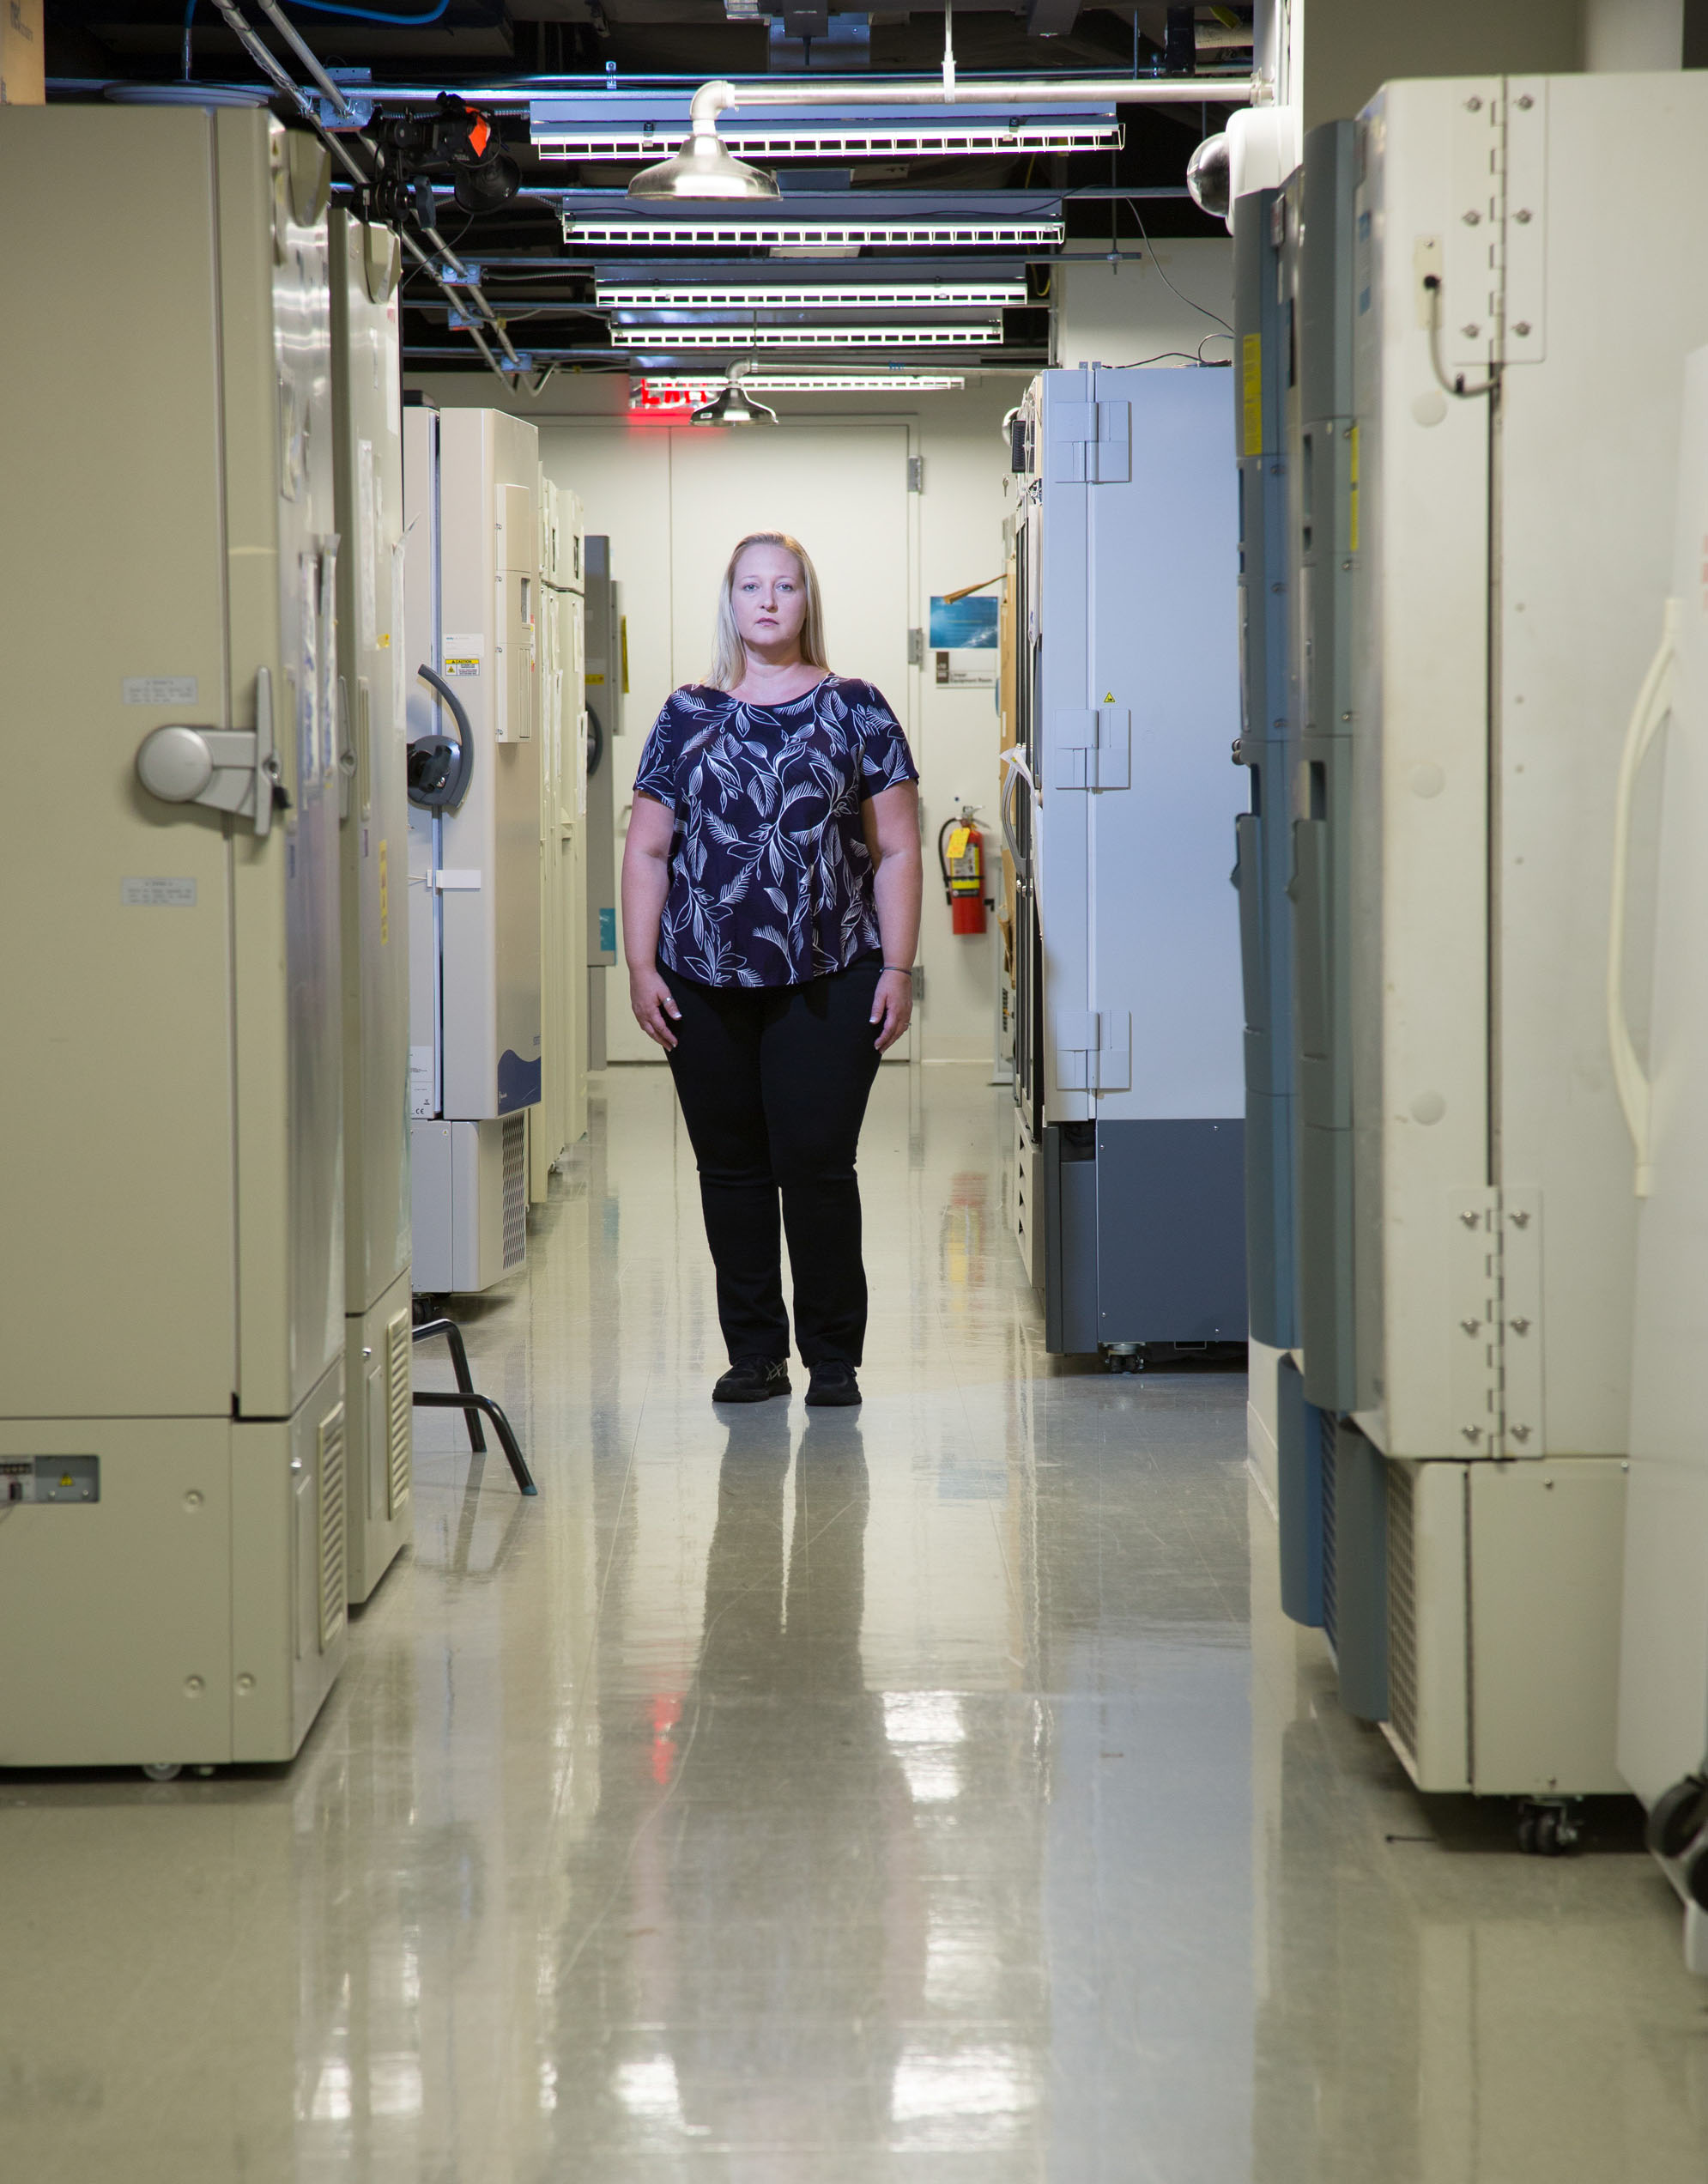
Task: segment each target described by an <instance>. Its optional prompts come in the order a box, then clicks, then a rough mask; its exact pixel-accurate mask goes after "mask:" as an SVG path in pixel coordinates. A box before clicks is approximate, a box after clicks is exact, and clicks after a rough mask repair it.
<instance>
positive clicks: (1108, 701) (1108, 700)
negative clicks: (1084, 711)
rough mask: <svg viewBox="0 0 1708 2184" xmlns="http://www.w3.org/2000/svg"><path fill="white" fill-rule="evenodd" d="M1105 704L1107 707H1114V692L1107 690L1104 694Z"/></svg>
mask: <svg viewBox="0 0 1708 2184" xmlns="http://www.w3.org/2000/svg"><path fill="white" fill-rule="evenodd" d="M1103 702H1104V703H1105V705H1113V704H1114V702H1115V693H1114V692H1113V691H1112V690H1105V692H1104V694H1103Z"/></svg>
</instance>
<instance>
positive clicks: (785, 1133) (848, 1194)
mask: <svg viewBox="0 0 1708 2184" xmlns="http://www.w3.org/2000/svg"><path fill="white" fill-rule="evenodd" d="M660 968H661V971H663V978H664V980H665V982H666V984H667V985H668V986H669V989H670V991H671V992H672V993H673V994H674V995H675V1001H676V1006H677V1007H678V1008H679V1009H680V1010H681V1012H682V1013H681V1022H678V1023H677V1024H676V1026H675V1033H676V1044H675V1047H674V1048H673V1049H672V1051H671V1054H670V1072H671V1075H672V1076H673V1077H675V1080H676V1096H677V1098H678V1099H679V1100H680V1101H681V1103H682V1119H683V1120H684V1121H685V1122H686V1123H687V1128H688V1137H689V1139H690V1141H691V1143H692V1144H693V1155H694V1159H695V1161H696V1162H697V1163H698V1165H699V1168H700V1205H701V1207H702V1209H703V1210H704V1212H705V1215H706V1241H707V1242H708V1243H709V1244H710V1245H711V1247H712V1264H713V1265H715V1266H716V1267H717V1269H718V1320H719V1322H720V1324H721V1325H722V1326H723V1329H724V1342H725V1343H726V1344H728V1345H729V1350H730V1362H731V1363H732V1364H735V1363H739V1362H741V1361H742V1360H743V1359H745V1358H765V1359H767V1360H769V1359H774V1358H784V1357H787V1356H788V1355H789V1316H788V1314H787V1313H786V1312H785V1311H784V1308H783V1241H782V1234H781V1233H780V1232H779V1228H778V1193H779V1192H780V1193H781V1195H782V1202H783V1218H782V1229H783V1230H784V1231H786V1232H787V1235H788V1238H789V1264H790V1269H791V1271H792V1272H793V1274H794V1277H795V1338H796V1342H797V1343H798V1344H800V1350H801V1356H802V1357H803V1359H804V1360H805V1362H806V1363H807V1364H808V1366H809V1367H811V1366H814V1365H822V1364H828V1363H830V1362H833V1360H840V1361H841V1362H843V1363H845V1364H848V1365H857V1364H858V1363H859V1362H860V1355H861V1349H862V1345H863V1343H864V1341H865V1337H866V1270H865V1268H864V1267H863V1265H862V1264H861V1261H860V1186H859V1184H858V1182H857V1180H855V1174H854V1155H855V1149H856V1147H857V1144H858V1143H859V1138H860V1124H861V1120H862V1119H863V1116H864V1114H865V1112H866V1101H867V1097H868V1095H869V1094H870V1092H871V1089H872V1080H873V1078H874V1077H876V1075H877V1073H878V1053H877V1048H876V1046H875V1044H874V1041H875V1040H876V1038H877V1035H878V1031H877V1026H876V1025H875V1024H874V1023H872V1022H870V1021H869V1019H870V1016H871V1008H872V996H873V994H874V993H875V991H876V989H877V983H878V980H879V978H880V977H881V974H882V970H883V965H882V963H881V960H880V959H879V958H878V957H877V956H862V957H861V958H860V959H859V960H858V961H857V962H854V963H851V964H850V965H849V967H848V968H847V969H846V970H845V971H838V972H837V973H835V974H834V975H833V976H832V977H829V978H819V979H814V980H812V981H811V982H810V983H809V985H806V986H697V985H695V984H694V983H693V980H691V979H685V978H682V977H681V976H679V975H678V974H677V973H676V972H675V971H670V970H663V967H662V966H661V967H660Z"/></svg>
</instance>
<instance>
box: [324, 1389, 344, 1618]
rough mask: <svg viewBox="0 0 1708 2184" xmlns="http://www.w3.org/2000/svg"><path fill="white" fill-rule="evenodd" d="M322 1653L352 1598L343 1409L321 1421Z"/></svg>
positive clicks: (335, 1411)
mask: <svg viewBox="0 0 1708 2184" xmlns="http://www.w3.org/2000/svg"><path fill="white" fill-rule="evenodd" d="M319 1477H320V1650H321V1652H322V1653H324V1652H325V1650H326V1648H327V1647H329V1646H330V1644H331V1643H332V1641H333V1640H334V1639H335V1638H336V1636H337V1635H338V1633H339V1632H340V1631H341V1630H342V1629H343V1627H344V1608H345V1603H346V1601H347V1600H348V1598H349V1579H348V1570H347V1568H346V1546H347V1541H346V1538H345V1526H346V1522H347V1518H346V1512H345V1508H344V1406H343V1404H342V1403H341V1404H339V1405H338V1407H337V1409H336V1410H334V1411H331V1412H330V1413H329V1414H328V1416H327V1417H324V1418H323V1419H322V1420H321V1421H320V1464H319Z"/></svg>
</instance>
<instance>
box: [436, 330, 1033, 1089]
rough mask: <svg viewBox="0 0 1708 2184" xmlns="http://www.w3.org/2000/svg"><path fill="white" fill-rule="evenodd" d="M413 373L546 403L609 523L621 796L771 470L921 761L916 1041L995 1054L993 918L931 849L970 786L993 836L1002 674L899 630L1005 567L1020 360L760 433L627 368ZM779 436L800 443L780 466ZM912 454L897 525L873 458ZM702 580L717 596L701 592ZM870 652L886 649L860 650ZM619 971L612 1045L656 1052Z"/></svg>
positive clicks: (455, 399) (635, 1053)
mask: <svg viewBox="0 0 1708 2184" xmlns="http://www.w3.org/2000/svg"><path fill="white" fill-rule="evenodd" d="M409 385H412V386H416V385H419V386H421V387H423V388H425V389H426V390H427V391H430V392H431V393H432V394H433V397H434V398H435V399H437V400H438V401H439V402H440V403H442V404H443V405H444V406H445V407H447V408H449V407H453V406H460V405H465V404H473V405H475V406H491V407H501V408H508V409H513V410H516V411H517V413H518V415H520V416H526V417H529V418H530V419H531V420H532V421H533V422H536V423H537V424H538V425H539V427H540V428H541V452H542V462H543V464H544V465H545V467H546V469H547V470H548V472H549V474H550V475H551V476H554V478H555V479H556V480H557V481H558V482H559V483H560V484H562V485H571V486H573V487H574V488H575V489H576V491H577V492H578V493H579V494H580V495H581V498H582V501H583V503H584V507H585V509H586V519H587V527H588V529H589V530H590V531H603V532H605V533H606V534H608V535H609V537H610V540H611V566H612V570H613V573H615V576H616V577H617V579H618V580H619V581H620V582H621V585H622V586H623V605H624V612H625V614H626V615H627V620H628V646H629V679H630V685H631V695H630V697H629V701H628V707H627V734H626V735H625V737H623V738H622V739H621V742H620V743H618V745H617V747H616V760H617V767H618V772H617V778H616V782H615V788H616V793H617V798H618V804H619V809H620V810H621V806H622V805H623V804H626V803H627V789H628V784H629V783H630V782H631V781H632V780H633V768H634V764H635V761H636V760H637V759H638V757H639V750H640V744H641V741H642V739H643V738H644V737H645V733H646V731H647V729H648V727H650V725H651V722H652V720H653V719H654V717H655V716H656V714H657V711H658V708H659V707H660V706H661V705H662V704H663V700H664V698H665V696H666V695H667V694H668V693H669V690H671V689H674V688H675V686H676V685H677V684H679V683H684V682H690V681H697V680H699V679H700V677H701V676H704V674H705V672H706V658H707V653H708V652H709V647H710V631H711V614H712V591H711V583H710V581H703V576H702V571H703V569H712V568H713V567H714V565H715V567H717V568H721V566H722V562H723V558H724V554H725V553H726V552H727V550H728V547H729V545H730V544H731V543H733V542H734V540H735V539H736V537H739V536H740V535H741V533H742V531H744V530H748V529H753V528H755V527H757V526H758V525H759V524H760V521H761V516H760V510H761V509H762V508H765V507H768V506H769V505H770V499H771V495H770V493H769V491H759V492H758V494H757V497H755V490H754V482H753V478H752V476H744V474H743V473H744V471H745V470H748V468H749V467H751V469H753V470H760V471H763V472H765V473H766V474H768V475H769V476H770V478H771V479H772V483H773V485H774V488H775V497H776V501H777V503H778V507H779V511H780V513H778V516H777V517H776V518H775V519H773V520H774V527H775V528H777V529H779V530H792V531H796V533H797V535H799V536H800V537H802V538H803V540H804V542H805V543H806V544H807V545H808V546H809V549H811V551H812V552H813V555H814V558H815V561H817V562H818V563H819V565H820V568H821V573H823V574H825V576H826V578H827V592H828V594H829V597H828V598H827V619H828V622H829V627H830V636H831V640H832V645H833V653H832V658H833V663H834V664H835V665H836V667H837V668H838V669H839V670H841V671H843V672H844V673H847V674H860V675H870V676H872V679H873V680H874V681H875V682H877V683H879V684H880V685H881V687H882V688H883V689H885V692H886V695H887V696H888V697H889V699H890V701H891V703H892V704H893V706H894V707H895V708H896V711H897V713H898V714H899V716H900V718H901V719H902V720H903V721H904V723H905V725H906V727H907V730H908V733H909V737H910V738H911V740H912V743H913V747H914V755H915V757H916V759H917V760H918V765H919V769H920V774H921V804H922V810H923V815H924V850H925V863H926V878H925V916H924V931H923V934H922V937H921V943H920V951H919V953H920V960H921V962H922V964H923V966H924V972H925V977H924V996H923V999H922V1002H921V1005H920V1008H919V1010H918V1016H917V1018H916V1022H917V1025H918V1032H917V1046H918V1052H919V1053H921V1055H922V1057H923V1059H924V1060H926V1061H927V1062H936V1061H978V1060H980V1059H984V1058H987V1057H988V1056H989V1055H990V1051H991V1043H992V1010H993V994H992V984H991V981H992V977H993V964H994V959H993V956H992V953H991V949H992V945H993V941H994V934H993V933H992V934H987V935H985V936H984V937H983V938H980V939H972V938H967V939H956V938H955V937H954V936H953V935H952V934H951V932H950V931H949V913H948V908H947V907H945V905H944V903H943V900H942V889H941V886H940V884H938V883H937V881H936V839H937V830H938V828H939V827H940V826H941V825H942V822H943V820H944V819H945V818H946V817H948V816H950V815H951V814H952V812H953V811H954V809H955V806H956V803H957V800H959V799H963V798H964V799H966V800H968V801H971V802H974V803H977V804H978V805H979V806H980V807H981V811H982V814H983V816H984V819H985V821H986V822H987V824H986V834H987V840H990V837H992V836H994V835H995V834H996V749H997V724H996V710H995V701H994V694H993V693H992V692H991V691H990V690H989V689H939V688H938V687H937V685H936V682H935V680H934V679H933V676H932V672H931V669H930V665H929V664H927V665H924V666H922V667H919V668H912V669H910V668H908V667H907V666H906V665H905V646H906V632H907V630H908V629H909V628H920V629H923V628H925V626H926V623H927V620H928V615H927V602H928V601H929V599H930V597H931V596H932V594H933V593H937V594H941V593H942V592H948V591H953V590H954V589H956V588H957V587H958V586H960V585H963V584H973V583H976V582H978V579H980V578H982V577H988V576H994V575H996V573H998V572H999V570H1000V569H1001V567H1002V513H1003V480H1004V478H1005V476H1006V475H1007V470H1008V456H1007V448H1006V444H1005V442H1004V440H1003V439H1002V434H1001V432H1000V424H1001V419H1002V413H1003V411H1004V410H1008V409H1009V408H1010V407H1012V405H1013V404H1014V403H1015V402H1016V401H1017V400H1018V399H1019V397H1020V394H1021V391H1022V389H1023V387H1024V385H1025V380H1024V379H1022V378H1019V377H1015V376H1003V375H1000V374H996V373H990V374H985V375H983V376H982V377H980V378H978V379H973V380H970V381H969V384H968V385H967V387H966V389H965V390H964V391H962V392H960V393H958V394H945V395H941V396H924V397H914V401H915V402H916V403H917V404H918V406H917V408H910V407H907V406H905V405H904V404H903V403H901V402H899V401H879V402H874V401H873V400H871V399H869V398H867V399H863V398H862V397H851V396H837V397H823V398H819V397H779V398H778V403H777V406H778V410H781V411H784V413H785V414H784V425H783V426H782V427H781V428H778V429H776V430H773V428H770V427H767V426H756V427H754V428H752V439H751V440H750V441H747V440H742V439H741V438H738V436H737V435H736V434H735V433H733V432H727V433H716V434H714V433H711V432H707V431H706V430H705V429H704V428H697V427H691V426H687V425H675V426H667V425H664V424H663V423H661V422H659V421H657V420H656V419H647V420H645V421H642V420H638V419H637V420H631V418H630V416H628V414H627V408H626V406H621V405H626V402H627V380H626V379H623V378H621V376H613V375H609V374H602V375H599V376H597V377H595V376H594V375H591V374H587V375H584V376H581V377H577V376H575V375H567V376H565V377H563V378H560V379H555V380H554V381H552V382H551V383H550V384H549V385H548V387H547V389H546V390H545V392H544V393H543V395H542V397H541V398H540V399H539V400H538V401H537V402H534V403H530V401H529V400H528V398H527V397H525V396H524V397H506V395H505V391H504V390H503V388H502V387H501V386H500V383H499V382H498V380H497V379H494V378H493V377H491V376H490V375H487V376H485V377H482V378H476V377H475V375H474V374H472V373H467V374H463V373H459V374H455V375H452V374H442V375H439V376H437V377H434V378H431V379H416V378H415V377H414V376H412V377H411V379H410V380H409ZM684 436H686V438H687V440H688V441H689V442H690V443H691V445H690V446H687V447H684V449H683V450H682V455H683V458H684V460H685V462H686V464H687V468H684V467H683V465H682V464H673V460H672V443H673V442H675V441H677V440H681V439H682V438H683V437H684ZM743 446H750V447H751V449H752V450H753V453H752V456H751V457H750V458H744V457H743V454H742V449H743ZM785 449H786V450H787V451H788V460H787V462H786V463H785V464H784V467H783V469H782V470H778V458H779V456H781V455H782V453H783V451H784V450H785ZM908 455H923V456H924V492H923V493H922V494H917V495H916V494H907V495H905V509H906V513H905V520H904V524H903V525H902V527H901V529H902V535H898V528H897V525H896V523H895V520H894V518H893V505H894V504H893V501H892V500H891V499H890V498H889V497H888V496H887V495H886V494H874V493H873V491H871V490H870V489H869V483H868V481H867V480H866V479H865V478H864V476H863V471H864V470H865V469H866V468H867V467H869V466H870V465H872V464H877V463H881V464H884V465H885V466H886V468H887V466H888V465H889V464H891V463H892V462H900V461H903V460H905V457H906V456H908ZM791 465H792V468H791V467H790V466H791ZM709 466H710V467H711V468H712V469H715V468H718V467H720V466H733V467H730V470H729V476H730V492H729V494H728V512H729V515H730V524H729V525H728V527H727V533H728V535H727V537H724V536H722V535H721V534H720V536H718V537H712V536H710V535H709V525H708V518H707V509H708V507H719V506H721V502H720V501H719V498H718V496H717V495H716V494H715V493H714V494H712V497H711V498H710V499H708V494H707V489H706V488H707V478H706V475H705V473H706V472H707V470H708V467H709ZM839 483H840V485H841V487H842V488H843V489H842V490H841V491H840V492H839ZM851 519H852V523H853V530H854V535H853V537H849V536H848V531H847V526H848V525H849V523H850V520H851ZM839 525H840V526H842V528H841V529H840V530H839ZM767 527H771V526H770V525H767ZM679 532H681V533H682V534H683V535H681V536H679V535H678V534H679ZM690 533H691V535H690ZM862 566H863V567H867V568H869V570H870V571H871V572H872V579H871V581H870V582H869V583H868V584H864V585H863V584H862V580H861V579H860V578H859V576H858V574H857V571H858V569H859V568H860V567H862ZM833 571H836V572H838V573H836V574H835V575H833ZM851 571H852V572H855V573H852V574H851V573H850V572H851ZM700 589H704V591H705V593H706V596H705V598H703V599H700V598H696V597H695V596H694V595H695V593H696V592H698V591H699V590H700ZM678 593H680V594H681V596H680V597H678V596H677V595H678ZM865 593H869V594H870V595H871V596H870V597H866V596H863V594H865ZM857 594H861V595H862V596H856V595H857ZM875 614H881V616H882V617H883V626H882V627H881V628H880V627H879V626H878V625H877V624H875V622H873V619H872V617H873V616H874V615H875ZM892 622H893V623H894V624H895V625H896V626H895V627H893V628H890V627H889V625H890V624H891V623H892ZM839 626H841V627H843V628H846V629H849V630H851V631H852V633H853V635H852V639H851V641H852V642H853V643H854V645H855V646H856V648H857V650H860V651H861V652H862V653H863V657H859V658H857V657H854V656H852V654H849V655H848V656H845V654H844V651H843V648H842V643H841V642H840V641H839V638H838V630H839ZM862 628H864V634H863V635H862V634H861V633H862ZM872 653H880V654H881V656H882V657H881V658H870V657H868V656H865V655H870V654H872ZM929 658H930V655H929V653H928V654H927V661H928V662H929ZM990 853H994V845H993V847H992V851H991V852H990ZM613 976H614V980H616V981H617V983H616V984H615V985H614V988H613V991H612V994H611V1004H610V1009H609V1023H610V1050H611V1053H612V1057H613V1059H637V1060H639V1059H647V1060H651V1059H657V1058H658V1057H657V1049H656V1048H653V1047H651V1046H646V1045H645V1042H644V1041H643V1040H641V1039H640V1035H639V1032H638V1031H636V1032H634V1033H633V1039H631V1038H630V1036H629V1030H630V1028H632V1027H631V1026H630V1025H629V1020H628V1017H627V1009H626V1008H625V1007H624V1006H623V1005H622V1003H623V996H622V992H621V973H620V972H619V973H616V974H613Z"/></svg>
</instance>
